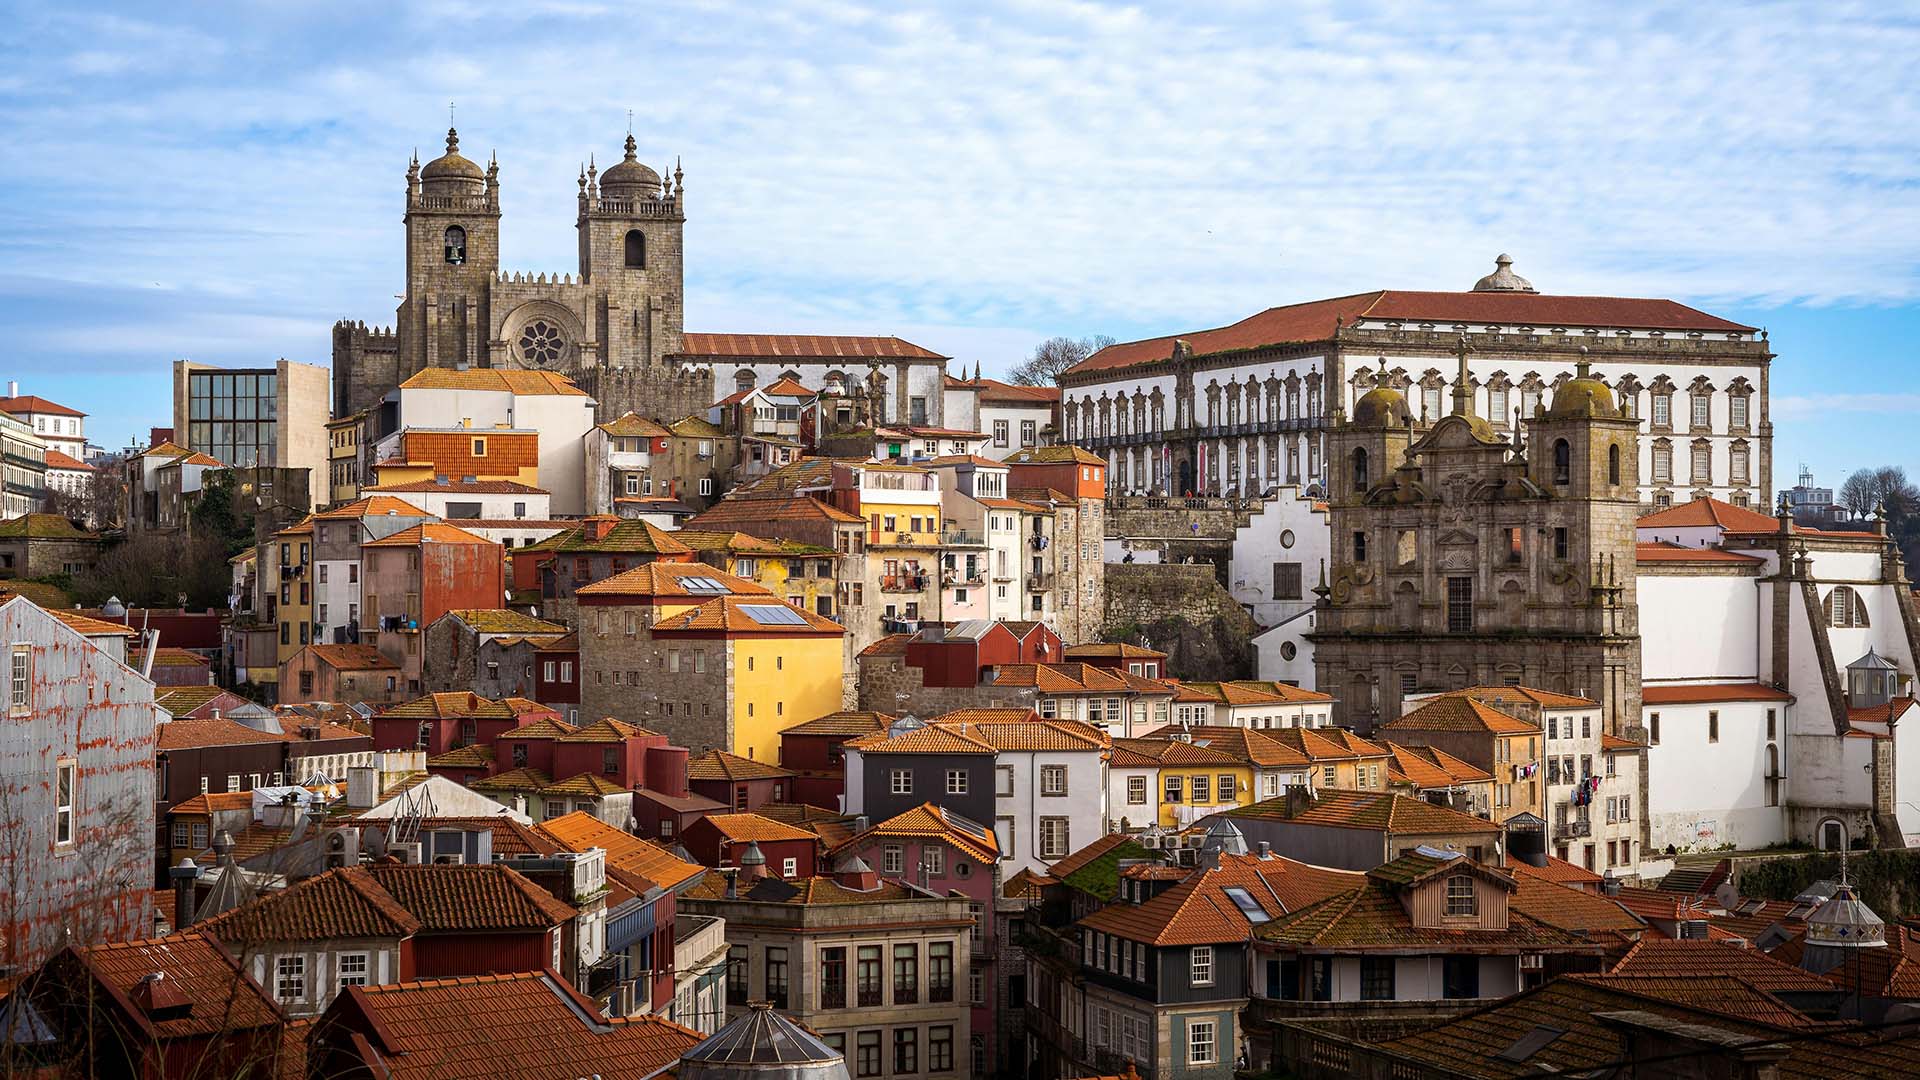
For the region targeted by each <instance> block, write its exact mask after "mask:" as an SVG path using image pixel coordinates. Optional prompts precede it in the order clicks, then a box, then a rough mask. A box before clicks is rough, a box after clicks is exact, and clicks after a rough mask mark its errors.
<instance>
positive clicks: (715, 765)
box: [687, 750, 794, 780]
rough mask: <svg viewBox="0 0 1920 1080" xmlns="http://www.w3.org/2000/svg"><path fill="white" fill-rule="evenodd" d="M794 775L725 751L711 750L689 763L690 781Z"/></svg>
mask: <svg viewBox="0 0 1920 1080" xmlns="http://www.w3.org/2000/svg"><path fill="white" fill-rule="evenodd" d="M792 775H794V774H793V773H792V772H789V771H788V770H786V769H782V768H780V767H779V766H778V765H771V764H768V763H767V762H764V761H755V760H754V759H752V758H747V757H741V756H740V755H739V754H730V753H728V752H726V751H725V750H709V751H707V752H706V753H704V754H701V755H700V756H698V757H696V758H693V759H691V760H689V761H688V762H687V779H689V780H778V779H781V778H784V777H788V776H792Z"/></svg>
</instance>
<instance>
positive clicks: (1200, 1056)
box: [1187, 1020, 1220, 1065]
mask: <svg viewBox="0 0 1920 1080" xmlns="http://www.w3.org/2000/svg"><path fill="white" fill-rule="evenodd" d="M1219 1052H1220V1051H1219V1045H1218V1040H1217V1039H1216V1038H1215V1035H1214V1025H1213V1021H1211V1020H1190V1021H1188V1022H1187V1064H1189V1065H1212V1064H1215V1063H1216V1062H1217V1061H1218V1058H1219Z"/></svg>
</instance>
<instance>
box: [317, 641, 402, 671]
mask: <svg viewBox="0 0 1920 1080" xmlns="http://www.w3.org/2000/svg"><path fill="white" fill-rule="evenodd" d="M307 649H308V651H310V652H312V653H313V658H314V659H315V660H318V661H319V662H320V663H323V664H325V665H327V666H328V667H330V668H333V669H334V670H336V671H398V670H399V669H400V665H399V664H396V663H394V662H393V661H391V660H389V659H387V658H386V657H384V656H382V655H380V650H379V649H376V648H374V647H373V646H371V645H309V646H307Z"/></svg>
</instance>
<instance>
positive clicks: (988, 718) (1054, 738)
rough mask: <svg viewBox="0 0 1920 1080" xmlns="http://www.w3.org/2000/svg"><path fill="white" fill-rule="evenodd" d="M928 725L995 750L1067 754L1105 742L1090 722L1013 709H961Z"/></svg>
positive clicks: (1097, 748) (1102, 744)
mask: <svg viewBox="0 0 1920 1080" xmlns="http://www.w3.org/2000/svg"><path fill="white" fill-rule="evenodd" d="M968 714H977V715H978V716H979V717H980V719H967V718H966V717H967V715H968ZM1016 714H1017V715H1016ZM929 724H930V725H932V726H938V727H945V728H951V729H954V730H957V731H959V732H960V733H962V734H966V735H972V736H974V737H975V738H978V739H979V740H980V741H982V742H984V743H986V744H987V745H988V746H991V747H993V748H994V749H995V750H1000V751H1005V752H1009V753H1035V752H1048V751H1052V752H1061V753H1070V752H1072V751H1076V750H1101V749H1104V748H1105V747H1106V746H1107V744H1108V739H1107V734H1106V732H1104V731H1102V730H1101V729H1099V728H1097V727H1094V726H1093V725H1092V724H1083V723H1081V722H1080V721H1078V720H1042V719H1039V718H1038V717H1037V716H1032V715H1026V714H1024V713H1023V711H1022V710H1017V709H963V710H959V711H958V712H956V713H948V714H946V715H945V716H939V717H935V718H934V719H933V720H932V721H930V722H929Z"/></svg>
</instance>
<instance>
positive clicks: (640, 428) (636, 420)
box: [594, 412, 672, 439]
mask: <svg viewBox="0 0 1920 1080" xmlns="http://www.w3.org/2000/svg"><path fill="white" fill-rule="evenodd" d="M594 426H595V427H597V428H599V429H600V430H601V431H604V432H606V433H607V434H609V435H625V436H629V437H637V438H653V439H664V438H666V437H667V436H668V435H670V434H672V432H669V431H668V430H667V429H666V428H665V427H663V426H661V425H660V424H656V423H654V422H653V421H651V420H649V419H647V418H646V417H644V416H641V415H640V414H639V413H635V412H625V413H621V414H620V415H619V416H617V417H615V418H613V419H612V420H609V421H607V422H606V423H604V424H596V425H594Z"/></svg>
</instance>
